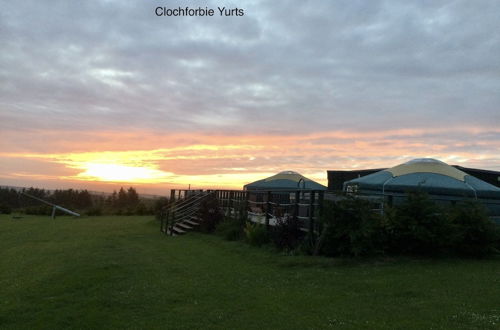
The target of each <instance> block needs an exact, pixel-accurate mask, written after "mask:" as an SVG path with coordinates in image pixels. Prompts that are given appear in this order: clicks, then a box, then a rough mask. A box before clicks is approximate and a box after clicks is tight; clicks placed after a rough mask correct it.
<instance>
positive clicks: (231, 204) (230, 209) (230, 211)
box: [229, 191, 234, 218]
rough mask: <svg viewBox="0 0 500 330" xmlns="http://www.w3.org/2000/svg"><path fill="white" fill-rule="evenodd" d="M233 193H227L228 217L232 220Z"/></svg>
mask: <svg viewBox="0 0 500 330" xmlns="http://www.w3.org/2000/svg"><path fill="white" fill-rule="evenodd" d="M233 199H234V191H230V192H229V216H230V217H231V218H233V208H234V203H233Z"/></svg>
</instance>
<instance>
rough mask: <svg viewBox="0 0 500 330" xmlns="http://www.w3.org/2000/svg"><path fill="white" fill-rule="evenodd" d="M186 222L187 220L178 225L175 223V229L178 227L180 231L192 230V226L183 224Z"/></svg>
mask: <svg viewBox="0 0 500 330" xmlns="http://www.w3.org/2000/svg"><path fill="white" fill-rule="evenodd" d="M186 221H187V220H184V222H179V223H177V224H176V226H177V227H180V228H182V229H185V230H192V229H193V227H192V226H190V225H188V224H186V223H185V222H186Z"/></svg>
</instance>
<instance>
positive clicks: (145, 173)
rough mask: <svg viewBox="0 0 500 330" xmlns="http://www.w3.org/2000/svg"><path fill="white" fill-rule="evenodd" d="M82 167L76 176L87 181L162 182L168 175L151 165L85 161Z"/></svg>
mask: <svg viewBox="0 0 500 330" xmlns="http://www.w3.org/2000/svg"><path fill="white" fill-rule="evenodd" d="M82 167H83V168H84V169H85V170H84V171H83V172H81V173H78V175H77V176H76V178H77V179H81V180H88V181H104V182H135V183H154V182H162V181H163V180H164V179H165V178H166V177H168V176H169V174H168V173H166V172H163V171H160V170H158V169H155V168H151V167H140V166H126V165H119V164H99V163H86V164H84V165H83V166H82Z"/></svg>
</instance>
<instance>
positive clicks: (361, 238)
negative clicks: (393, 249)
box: [316, 197, 382, 256]
mask: <svg viewBox="0 0 500 330" xmlns="http://www.w3.org/2000/svg"><path fill="white" fill-rule="evenodd" d="M372 208H373V205H372V203H370V202H369V201H366V200H363V199H355V198H352V197H351V198H347V199H345V200H342V201H339V202H337V203H333V202H329V201H325V204H324V210H323V217H322V225H323V232H322V233H321V236H320V238H319V241H318V244H319V245H320V246H319V247H317V248H316V249H317V250H319V251H320V252H321V253H322V254H325V255H328V256H337V255H342V256H346V255H348V256H349V255H350V256H361V255H369V254H374V253H377V252H381V245H382V244H381V241H382V240H381V238H382V228H381V226H380V224H381V217H380V215H378V214H377V213H375V212H373V211H372Z"/></svg>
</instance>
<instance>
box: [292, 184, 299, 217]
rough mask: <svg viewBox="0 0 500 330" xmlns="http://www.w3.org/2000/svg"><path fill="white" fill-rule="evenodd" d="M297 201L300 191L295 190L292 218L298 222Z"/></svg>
mask: <svg viewBox="0 0 500 330" xmlns="http://www.w3.org/2000/svg"><path fill="white" fill-rule="evenodd" d="M299 201H300V191H298V190H297V191H296V192H295V205H294V206H293V220H294V221H295V222H298V220H299Z"/></svg>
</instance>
